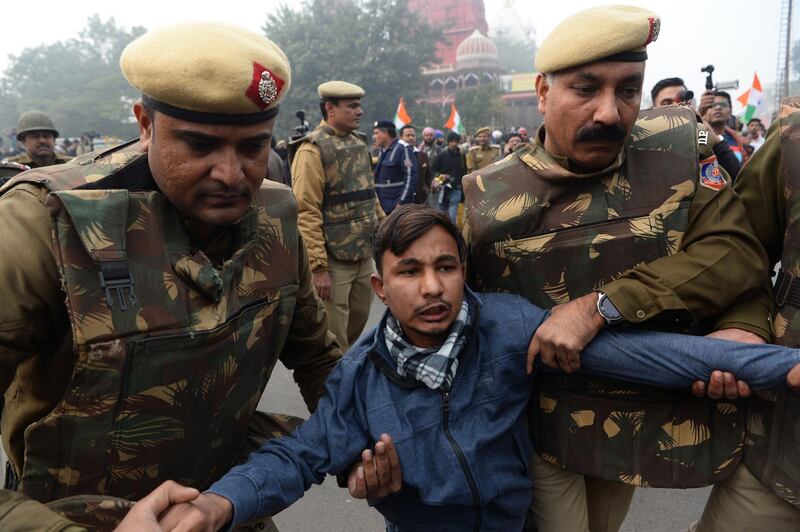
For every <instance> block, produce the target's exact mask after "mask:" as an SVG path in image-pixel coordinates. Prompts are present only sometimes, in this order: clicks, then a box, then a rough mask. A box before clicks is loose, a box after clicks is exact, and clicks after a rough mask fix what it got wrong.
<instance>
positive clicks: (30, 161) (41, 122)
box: [6, 111, 72, 168]
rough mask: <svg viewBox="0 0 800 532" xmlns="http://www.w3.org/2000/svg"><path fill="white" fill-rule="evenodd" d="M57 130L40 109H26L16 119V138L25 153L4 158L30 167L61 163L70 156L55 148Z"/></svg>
mask: <svg viewBox="0 0 800 532" xmlns="http://www.w3.org/2000/svg"><path fill="white" fill-rule="evenodd" d="M56 137H58V131H57V130H56V128H55V126H54V125H53V121H52V120H50V117H49V116H47V115H46V114H44V113H43V112H41V111H26V112H24V113H22V114H21V115H20V117H19V120H17V140H18V141H19V142H20V143H21V144H22V145H23V146H24V147H25V153H22V154H20V155H17V156H15V157H9V158H8V159H6V161H8V162H12V163H20V164H24V165H25V166H28V167H30V168H39V167H42V166H51V165H54V164H63V163H65V162H67V161H69V160H70V159H72V157H67V156H66V155H61V154H60V153H58V152H56V150H55V142H56Z"/></svg>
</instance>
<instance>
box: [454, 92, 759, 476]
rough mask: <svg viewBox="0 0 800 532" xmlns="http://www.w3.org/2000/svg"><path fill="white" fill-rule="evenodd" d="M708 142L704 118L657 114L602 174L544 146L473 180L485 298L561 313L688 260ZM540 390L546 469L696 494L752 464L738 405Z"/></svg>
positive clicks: (574, 381)
mask: <svg viewBox="0 0 800 532" xmlns="http://www.w3.org/2000/svg"><path fill="white" fill-rule="evenodd" d="M702 140H703V139H698V134H697V125H696V121H695V117H694V115H693V113H692V112H691V111H689V110H686V109H682V108H669V109H647V110H644V111H642V112H641V113H640V115H639V119H638V120H637V122H636V125H635V126H634V129H633V131H632V134H631V136H630V137H629V140H628V142H627V143H626V144H625V147H624V149H623V151H622V152H621V153H620V155H619V157H618V159H617V161H615V162H614V163H613V164H612V165H611V166H609V167H608V168H606V169H605V170H603V171H600V172H597V173H594V174H591V175H586V174H580V175H578V174H571V173H569V172H567V171H566V170H565V169H564V168H562V167H561V166H559V164H558V163H557V162H556V161H555V160H554V159H553V158H552V156H551V155H549V154H548V153H547V152H546V151H545V150H544V148H543V147H542V146H541V145H538V144H537V145H532V146H526V147H524V148H521V149H519V150H517V151H516V152H515V153H514V154H512V155H510V156H508V157H506V158H505V159H504V160H503V161H501V162H499V163H498V164H496V165H494V166H491V167H489V168H486V169H484V170H482V171H481V172H476V173H474V174H472V175H471V176H470V177H468V178H465V180H464V183H465V184H464V189H465V198H466V199H465V202H466V210H467V215H468V219H469V221H470V229H471V235H470V236H471V241H470V246H471V256H470V259H471V265H472V266H474V271H472V272H471V274H472V275H474V278H475V284H476V286H477V287H478V289H480V290H481V291H502V292H513V293H518V294H521V295H522V296H524V297H526V298H527V299H529V300H530V301H531V302H533V303H534V304H536V305H538V306H541V307H544V308H551V307H553V306H555V305H557V304H561V303H566V302H568V301H569V300H570V299H571V298H576V297H580V296H583V295H585V294H588V293H590V292H592V291H593V290H597V289H600V288H601V287H602V286H603V285H604V284H605V283H607V282H609V281H612V280H614V279H616V278H618V277H619V276H620V275H622V274H623V273H625V272H626V271H627V270H629V269H631V268H633V267H635V266H637V265H639V264H642V263H646V262H650V261H653V260H655V259H658V258H660V257H664V256H667V255H671V254H674V253H677V252H678V250H679V249H680V247H681V240H682V237H683V234H684V233H685V231H686V227H687V224H688V211H689V205H690V203H691V201H692V198H693V197H694V193H695V187H696V181H697V177H698V171H699V168H698V167H699V165H698V142H702ZM539 392H540V393H539V396H538V405H536V404H535V403H534V402H533V401H532V404H531V409H530V414H531V422H532V423H531V427H532V438H533V440H534V443H535V445H536V447H537V450H538V451H539V452H540V453H541V455H542V457H543V458H544V459H546V460H548V461H550V462H552V463H555V464H558V465H560V466H562V467H564V468H565V469H567V470H569V471H572V472H575V473H581V474H585V475H589V476H592V477H599V478H604V479H608V480H615V481H621V482H625V483H630V484H634V485H642V486H653V487H657V486H662V487H693V486H702V485H707V484H709V483H711V482H714V481H715V479H717V478H720V477H721V476H723V475H727V474H729V473H730V472H732V471H733V468H734V467H735V465H736V462H737V461H738V459H739V454H740V451H741V444H742V440H743V434H742V431H741V427H742V425H743V424H744V423H743V420H742V418H743V414H742V413H741V412H739V411H738V409H737V408H736V406H735V405H734V404H731V403H725V402H720V403H714V402H712V401H708V400H700V399H695V398H693V397H692V396H691V395H690V394H689V393H688V391H686V392H683V391H666V390H663V389H660V388H654V387H649V386H644V385H634V384H631V383H627V382H622V381H616V380H611V379H601V378H594V377H588V376H584V375H580V374H578V375H556V374H553V375H548V376H545V375H542V376H540V378H539ZM537 406H538V408H537ZM720 433H726V434H727V435H728V438H727V439H725V440H723V439H722V438H719V437H717V434H720ZM712 435H714V437H713V438H712V437H711V436H712Z"/></svg>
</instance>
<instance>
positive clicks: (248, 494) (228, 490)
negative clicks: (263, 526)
mask: <svg viewBox="0 0 800 532" xmlns="http://www.w3.org/2000/svg"><path fill="white" fill-rule="evenodd" d="M206 493H213V494H214V495H219V496H220V497H225V498H226V499H228V500H229V501H231V504H232V505H233V517H232V518H231V520H230V522H229V523H228V524H227V526H226V527H225V528H224V529H223V530H225V531H228V530H233V529H234V528H235V527H237V526H239V525H241V524H242V523H247V522H248V521H250V520H251V519H253V518H254V517H256V516H257V515H258V512H259V509H260V507H261V505H260V503H259V501H260V498H259V495H258V489H257V488H256V485H255V484H254V483H253V481H252V480H251V479H250V478H249V477H247V476H245V475H237V474H230V473H229V474H227V475H224V476H223V477H222V478H221V479H219V480H218V481H216V482H215V483H214V484H212V485H211V487H210V488H208V489H207V490H206Z"/></svg>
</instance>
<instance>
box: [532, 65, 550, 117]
mask: <svg viewBox="0 0 800 532" xmlns="http://www.w3.org/2000/svg"><path fill="white" fill-rule="evenodd" d="M550 78H551V79H552V78H553V76H552V75H551V76H550ZM534 83H535V84H536V96H537V97H538V98H539V103H538V105H537V107H538V108H539V112H540V113H542V114H544V111H545V107H546V104H547V93H548V92H549V91H550V83H549V82H548V80H547V76H546V75H545V74H542V73H541V72H539V73H538V74H537V75H536V81H535V82H534Z"/></svg>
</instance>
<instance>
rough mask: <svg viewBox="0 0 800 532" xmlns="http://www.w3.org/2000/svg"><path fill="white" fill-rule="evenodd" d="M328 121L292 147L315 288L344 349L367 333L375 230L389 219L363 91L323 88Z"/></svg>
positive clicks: (339, 85) (333, 84)
mask: <svg viewBox="0 0 800 532" xmlns="http://www.w3.org/2000/svg"><path fill="white" fill-rule="evenodd" d="M317 93H318V94H319V98H320V111H321V112H322V121H321V122H320V124H319V126H317V127H316V129H314V131H312V132H311V133H309V134H308V135H306V136H305V137H303V138H301V139H298V140H296V141H294V142H293V143H292V150H291V152H292V153H293V158H292V179H293V181H292V189H293V190H294V195H295V198H297V208H298V227H299V229H300V234H301V235H303V238H304V239H305V241H306V246H307V247H308V259H309V263H310V265H311V272H312V279H313V283H314V287H315V288H316V290H317V293H318V294H319V296H320V298H321V299H322V300H323V302H324V303H325V310H326V311H327V313H328V328H329V329H330V331H331V332H333V334H334V335H335V336H336V340H337V341H338V342H339V345H340V347H341V348H342V350H346V349H347V346H349V345H350V344H352V343H353V342H354V341H355V340H356V338H358V336H359V335H360V334H361V331H362V330H363V329H364V325H365V324H366V323H367V318H368V317H369V307H370V304H371V302H372V288H371V286H370V276H371V275H372V273H373V272H374V271H375V264H374V262H373V259H372V252H371V248H370V237H371V235H372V231H373V230H374V229H375V227H376V226H377V224H378V221H379V220H380V219H382V218H383V216H384V214H383V210H382V209H381V206H380V203H379V202H378V199H377V196H376V194H375V184H374V181H373V176H372V165H371V162H370V154H369V147H368V144H367V137H366V136H365V135H364V134H363V133H360V132H359V131H356V128H358V125H359V123H360V121H361V115H362V110H361V98H362V97H363V96H364V89H362V88H361V87H359V86H358V85H354V84H352V83H347V82H344V81H328V82H326V83H323V84H322V85H320V86H319V87H318V88H317Z"/></svg>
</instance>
